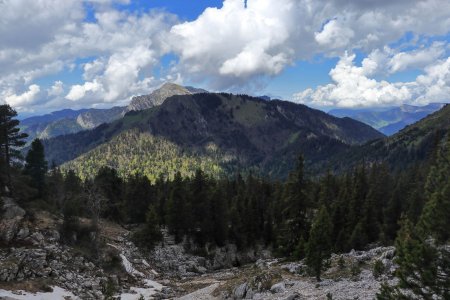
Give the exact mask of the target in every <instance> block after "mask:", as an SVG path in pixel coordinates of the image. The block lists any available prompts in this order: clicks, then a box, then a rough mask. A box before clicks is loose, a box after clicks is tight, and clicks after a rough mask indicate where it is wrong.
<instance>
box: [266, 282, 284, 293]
mask: <svg viewBox="0 0 450 300" xmlns="http://www.w3.org/2000/svg"><path fill="white" fill-rule="evenodd" d="M285 290H286V285H285V284H284V282H279V283H276V284H274V285H272V287H271V288H270V291H271V292H272V293H274V294H277V293H283V292H284V291H285Z"/></svg>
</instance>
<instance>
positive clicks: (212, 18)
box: [171, 0, 450, 89]
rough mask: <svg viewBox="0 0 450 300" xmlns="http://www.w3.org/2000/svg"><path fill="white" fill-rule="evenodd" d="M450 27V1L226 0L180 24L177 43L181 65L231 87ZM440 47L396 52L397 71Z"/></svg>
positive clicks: (394, 65)
mask: <svg viewBox="0 0 450 300" xmlns="http://www.w3.org/2000/svg"><path fill="white" fill-rule="evenodd" d="M430 16H433V17H432V18H430ZM448 28H450V2H449V1H446V0H422V1H406V0H405V1H356V0H351V1H350V0H334V1H325V0H323V1H311V0H277V1H275V0H248V1H247V8H245V7H244V1H241V0H225V1H224V3H223V7H222V8H220V9H216V8H209V9H207V10H205V11H204V12H203V14H202V15H201V16H199V17H198V18H197V19H196V20H194V21H192V22H185V23H183V24H179V25H176V26H174V27H173V28H172V30H171V33H172V38H171V44H172V45H173V49H174V51H175V52H176V53H177V54H178V55H179V56H180V65H179V66H178V70H180V71H181V72H183V73H187V74H189V75H190V76H191V77H194V79H195V78H197V79H198V80H199V81H204V78H208V80H207V81H209V83H210V84H211V85H212V86H213V87H214V88H217V89H227V88H236V87H239V86H241V85H245V84H247V83H248V82H250V83H251V82H252V80H257V79H258V78H261V76H273V75H277V74H279V73H280V72H281V71H282V70H283V69H284V68H285V67H286V66H288V65H290V64H292V63H293V62H295V61H297V60H302V59H309V58H311V57H313V56H314V55H316V54H320V53H323V54H325V55H326V56H339V55H342V54H343V53H344V51H353V50H355V49H359V50H362V51H364V52H366V53H370V52H372V51H373V50H374V49H379V48H383V47H384V46H386V45H388V44H389V43H391V42H395V41H397V40H398V39H399V38H401V37H402V36H403V35H404V34H405V33H407V32H410V33H413V34H416V35H418V36H434V35H441V34H446V33H448V31H449V29H448ZM434 50H437V49H433V50H430V51H429V52H428V53H426V52H424V53H421V52H420V51H418V53H417V55H416V56H414V53H410V55H412V56H411V57H406V56H405V57H401V56H397V57H395V58H392V70H391V72H397V71H400V70H402V69H403V68H409V67H414V65H415V67H423V66H424V65H426V64H427V62H429V61H430V60H431V59H432V58H430V59H428V61H427V59H426V58H425V57H426V56H427V55H429V56H428V57H436V55H437V53H435V52H433V51H434ZM419 53H420V55H419ZM367 63H369V61H367Z"/></svg>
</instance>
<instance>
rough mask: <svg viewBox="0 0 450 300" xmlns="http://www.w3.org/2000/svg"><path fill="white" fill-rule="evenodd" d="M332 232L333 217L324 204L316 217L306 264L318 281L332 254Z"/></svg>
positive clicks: (310, 235)
mask: <svg viewBox="0 0 450 300" xmlns="http://www.w3.org/2000/svg"><path fill="white" fill-rule="evenodd" d="M331 234H332V224H331V218H330V215H329V214H328V210H327V208H326V207H325V206H322V207H321V208H320V210H319V212H318V213H317V215H316V217H315V218H314V222H313V224H312V227H311V232H310V234H309V240H308V243H307V246H306V265H307V266H308V268H309V270H310V273H311V274H312V275H314V276H315V277H316V279H317V280H318V281H320V275H321V274H322V271H323V269H324V266H325V265H326V260H327V259H328V258H329V257H330V256H331V248H332V244H331Z"/></svg>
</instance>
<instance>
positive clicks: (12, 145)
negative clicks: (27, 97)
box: [0, 104, 28, 184]
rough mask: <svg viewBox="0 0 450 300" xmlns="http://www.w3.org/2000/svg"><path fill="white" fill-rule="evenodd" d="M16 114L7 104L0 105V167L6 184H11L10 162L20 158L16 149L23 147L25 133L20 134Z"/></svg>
mask: <svg viewBox="0 0 450 300" xmlns="http://www.w3.org/2000/svg"><path fill="white" fill-rule="evenodd" d="M16 117H17V112H16V111H15V110H14V109H12V108H11V106H9V105H8V104H3V105H0V166H1V167H2V168H3V169H4V172H5V173H6V175H7V181H8V184H10V183H11V174H10V166H11V160H12V159H13V158H15V157H20V152H19V151H18V149H17V148H19V147H22V146H24V145H25V139H26V138H27V137H28V135H27V134H26V133H22V132H20V128H19V127H18V126H19V123H20V122H19V120H17V119H15V118H16Z"/></svg>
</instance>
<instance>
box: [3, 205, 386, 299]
mask: <svg viewBox="0 0 450 300" xmlns="http://www.w3.org/2000/svg"><path fill="white" fill-rule="evenodd" d="M3 203H4V208H3V211H2V216H1V218H0V241H1V244H0V299H142V298H143V299H173V298H179V299H185V300H187V299H286V300H287V299H373V298H374V297H375V295H376V293H377V291H378V290H379V288H380V284H381V282H383V281H391V280H392V272H393V270H394V265H393V263H392V258H393V255H394V249H393V248H382V247H379V248H374V249H372V250H370V251H365V252H355V251H352V252H351V253H348V254H343V255H333V257H332V258H331V260H330V266H329V268H328V269H327V271H326V272H325V273H324V275H323V280H322V281H321V282H317V281H316V280H314V279H312V278H310V277H308V276H307V275H306V273H305V266H304V264H303V263H302V262H287V261H283V260H277V259H272V258H271V257H270V253H269V252H268V251H267V250H264V249H263V248H261V247H260V248H256V249H252V250H249V251H246V252H239V251H237V249H236V247H235V246H234V245H227V246H226V247H223V248H221V249H214V250H208V249H201V250H202V253H203V254H204V256H205V257H207V258H205V257H201V256H195V255H191V254H187V253H186V251H185V249H184V247H183V246H181V245H175V243H174V241H173V239H172V238H171V237H170V235H168V234H167V232H166V231H164V232H163V233H164V242H163V243H162V244H161V245H159V246H158V247H156V249H155V250H154V251H153V252H152V253H150V254H143V253H142V252H141V251H140V250H139V249H138V248H137V247H136V246H135V245H134V244H133V243H132V242H131V241H130V236H131V232H130V231H129V230H127V229H125V228H123V227H121V226H119V225H117V224H114V223H111V222H106V221H102V222H101V224H100V225H101V226H100V228H101V233H100V237H101V245H102V247H101V252H100V254H99V256H98V258H96V259H91V258H90V256H89V255H88V254H87V253H85V252H83V249H82V248H77V247H76V246H74V247H68V246H66V245H64V244H63V243H61V237H60V234H59V231H58V228H59V227H60V225H61V219H60V218H59V217H57V216H55V215H52V214H50V213H48V212H43V211H34V212H33V213H32V215H30V214H29V213H27V212H25V210H23V209H22V208H21V207H19V206H18V205H17V204H16V203H15V202H14V200H13V199H9V198H3ZM81 222H82V223H83V222H85V223H88V222H89V220H81ZM193 250H194V252H197V253H199V252H200V251H198V250H200V249H193ZM376 261H379V262H381V264H380V263H378V264H379V265H381V266H382V268H381V271H380V270H379V272H375V273H374V271H373V270H374V265H375V262H376ZM236 264H239V265H240V266H241V267H239V268H236V267H233V266H234V265H236ZM375 275H376V276H375Z"/></svg>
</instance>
